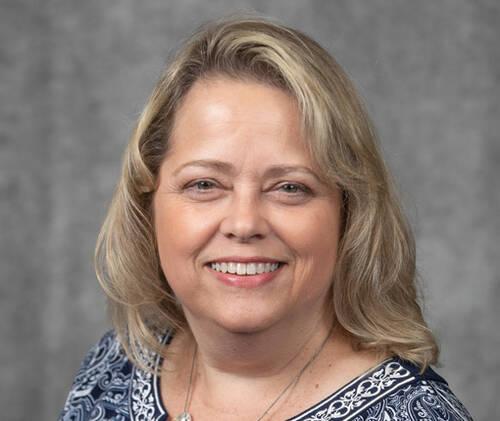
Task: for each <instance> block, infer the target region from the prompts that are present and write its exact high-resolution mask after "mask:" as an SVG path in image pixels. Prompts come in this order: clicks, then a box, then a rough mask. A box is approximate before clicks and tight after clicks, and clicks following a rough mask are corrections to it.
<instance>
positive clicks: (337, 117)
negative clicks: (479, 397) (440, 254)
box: [95, 16, 439, 371]
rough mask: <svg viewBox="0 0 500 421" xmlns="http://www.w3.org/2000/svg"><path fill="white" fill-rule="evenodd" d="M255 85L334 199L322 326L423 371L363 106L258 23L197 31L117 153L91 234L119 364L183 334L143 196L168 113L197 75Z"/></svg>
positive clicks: (408, 273)
mask: <svg viewBox="0 0 500 421" xmlns="http://www.w3.org/2000/svg"><path fill="white" fill-rule="evenodd" d="M213 76H215V77H216V76H225V77H231V78H238V79H241V80H255V81H259V82H261V83H266V84H270V85H272V86H276V87H279V88H281V89H283V90H285V91H287V92H289V93H290V94H291V95H292V96H293V97H294V98H295V99H296V100H297V103H298V105H299V109H300V111H301V116H302V119H303V127H304V130H305V132H306V133H307V134H308V136H305V139H307V147H308V148H309V151H310V153H311V156H312V157H313V159H314V160H315V162H316V163H317V165H318V167H319V169H320V170H321V173H322V177H323V178H324V180H326V181H327V182H328V183H330V185H332V186H337V187H338V188H340V189H341V191H342V197H343V212H342V213H343V232H342V235H341V240H340V244H339V250H338V257H337V262H336V268H335V273H334V276H333V280H332V303H333V306H332V309H333V312H334V314H332V318H333V319H334V320H336V321H337V323H339V324H340V325H341V326H342V327H343V329H345V331H347V332H348V333H349V334H350V336H351V338H352V342H353V344H354V346H355V348H356V349H368V348H370V349H373V350H376V351H383V352H387V353H389V354H391V355H397V356H399V357H401V358H403V359H406V360H409V361H411V362H413V363H415V364H417V365H419V366H420V367H421V370H422V371H423V370H424V369H425V368H426V367H427V366H428V365H429V364H435V363H436V362H437V358H438V353H439V351H438V347H437V344H436V341H435V339H434V337H433V335H432V332H431V331H430V329H429V328H428V327H427V325H426V323H425V321H424V318H423V316H422V312H421V308H420V304H419V301H420V298H419V296H418V293H417V287H416V281H417V274H416V268H415V244H414V238H413V235H412V233H411V230H410V227H409V225H408V223H407V221H406V219H405V217H404V215H403V212H402V211H401V207H400V204H399V201H398V198H397V195H396V194H395V189H394V187H393V183H392V181H391V179H390V176H389V173H388V170H387V168H386V166H385V164H384V161H383V159H382V157H381V155H380V153H379V150H378V147H377V140H376V135H375V132H374V130H373V127H372V124H371V122H370V120H369V118H368V116H367V113H366V112H365V109H364V107H363V105H362V103H361V101H360V99H359V98H358V95H357V94H356V92H355V89H354V87H353V84H352V82H351V81H350V80H349V78H348V77H347V75H346V74H345V72H344V71H343V70H342V68H341V67H340V66H339V65H338V64H337V62H336V61H335V60H334V59H333V58H332V57H331V56H330V55H329V54H328V53H327V52H326V51H325V50H324V49H323V48H322V47H321V46H320V45H319V44H317V43H316V42H315V41H313V40H312V39H311V38H309V37H308V36H306V35H304V34H303V33H301V32H299V31H297V30H294V29H290V28H288V27H285V26H283V25H280V24H278V23H275V22H272V21H270V20H268V19H264V18H260V17H254V16H252V17H237V18H230V19H223V20H220V21H216V22H212V23H209V24H208V25H205V26H203V27H202V28H201V29H200V30H199V31H198V32H196V33H195V34H194V35H193V36H191V37H190V38H189V39H188V40H187V41H186V42H185V43H184V45H183V46H182V47H181V48H180V50H179V51H178V53H177V55H176V56H175V58H174V59H173V61H172V63H171V64H170V66H169V67H168V68H167V69H166V71H165V73H164V74H163V76H162V77H161V78H160V80H159V82H158V83H157V85H156V87H155V89H154V91H153V94H152V96H151V97H150V99H149V101H148V102H147V104H146V106H145V109H144V111H143V113H142V114H141V116H140V118H139V120H138V122H137V125H136V127H135V129H134V131H133V133H132V136H131V139H130V142H129V144H128V147H127V150H126V153H125V156H124V162H123V168H122V174H121V178H120V180H119V183H118V186H117V189H116V191H115V194H114V197H113V200H112V203H111V206H110V209H109V211H108V214H107V216H106V219H105V221H104V224H103V227H102V229H101V232H100V234H99V237H98V241H97V246H96V254H95V258H96V259H95V263H96V272H97V277H98V279H99V281H100V283H101V285H102V287H103V289H104V291H105V292H106V294H107V296H108V304H109V310H110V314H111V319H112V321H113V324H114V327H115V330H116V332H117V335H118V338H119V339H120V342H121V343H122V345H123V347H124V348H125V350H126V352H127V354H128V356H129V358H130V359H131V360H132V361H133V362H134V363H135V364H138V365H139V366H141V367H143V368H148V367H150V366H151V361H150V360H149V359H148V356H151V355H154V354H155V353H156V354H157V353H163V351H164V350H163V346H162V344H161V343H160V342H159V338H160V337H161V336H162V334H164V333H165V331H166V330H167V329H171V330H172V331H177V330H179V329H188V327H187V323H186V319H185V317H184V315H183V312H182V309H181V308H180V306H179V305H178V303H177V301H176V299H175V296H174V293H173V291H172V290H171V288H170V286H169V284H168V280H167V279H166V278H165V276H164V274H163V271H162V269H161V267H160V264H159V258H158V251H157V245H156V240H155V232H154V228H153V214H152V199H153V195H154V192H155V188H156V185H157V179H158V169H159V166H160V164H161V162H162V160H163V158H164V157H165V154H166V153H167V150H168V147H169V142H168V139H169V132H170V130H171V127H172V122H173V119H174V116H175V112H176V110H177V109H178V107H179V105H180V103H181V102H182V100H183V98H184V96H185V95H186V93H187V91H188V90H189V89H190V87H191V86H192V85H193V84H194V82H196V81H197V80H199V79H201V78H206V77H213Z"/></svg>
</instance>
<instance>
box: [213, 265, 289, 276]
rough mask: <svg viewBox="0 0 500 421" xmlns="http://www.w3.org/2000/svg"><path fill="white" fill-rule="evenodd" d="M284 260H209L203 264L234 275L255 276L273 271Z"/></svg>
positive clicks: (214, 269)
mask: <svg viewBox="0 0 500 421" xmlns="http://www.w3.org/2000/svg"><path fill="white" fill-rule="evenodd" d="M284 264H285V263H284V262H273V263H270V262H266V263H264V262H259V263H241V262H209V263H207V264H206V265H205V266H207V267H208V268H209V269H211V270H213V271H215V272H218V273H222V274H226V275H236V276H256V275H262V274H266V273H273V272H275V271H277V270H278V269H280V268H281V267H282V266H283V265H284Z"/></svg>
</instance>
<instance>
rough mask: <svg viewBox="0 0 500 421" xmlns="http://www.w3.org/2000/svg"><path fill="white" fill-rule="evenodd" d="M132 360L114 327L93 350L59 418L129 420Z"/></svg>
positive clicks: (72, 387) (75, 420) (65, 420)
mask: <svg viewBox="0 0 500 421" xmlns="http://www.w3.org/2000/svg"><path fill="white" fill-rule="evenodd" d="M130 372H131V364H130V362H129V361H128V359H127V357H126V355H125V353H124V351H123V349H122V347H121V345H120V343H119V342H118V340H117V338H116V334H115V332H114V331H113V330H110V331H108V332H106V333H105V334H104V335H103V336H102V338H101V339H100V340H99V341H98V342H97V343H96V344H95V345H94V346H92V348H91V349H90V350H89V352H88V353H87V355H86V356H85V358H84V359H83V362H82V364H81V366H80V368H79V370H78V372H77V374H76V377H75V379H74V381H73V384H72V385H71V389H70V391H69V394H68V397H67V398H66V402H65V404H64V407H63V409H62V411H61V414H60V416H59V418H58V419H59V421H67V420H68V421H69V420H72V421H80V420H81V421H83V420H85V421H87V420H106V419H115V420H127V419H128V391H129V384H130Z"/></svg>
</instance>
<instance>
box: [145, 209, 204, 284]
mask: <svg viewBox="0 0 500 421" xmlns="http://www.w3.org/2000/svg"><path fill="white" fill-rule="evenodd" d="M154 212H155V232H156V240H157V243H158V253H159V257H160V262H161V266H162V268H163V271H164V273H165V276H166V277H167V279H168V280H169V283H170V284H171V286H172V288H174V285H173V284H174V283H176V280H177V279H183V280H184V281H185V280H187V279H189V278H190V277H193V276H189V274H190V273H191V272H193V270H194V268H195V264H196V263H197V261H196V257H197V255H198V253H199V250H200V249H201V248H202V247H203V245H204V242H205V238H206V237H207V232H208V229H207V228H208V226H207V223H206V220H205V222H204V220H203V219H202V218H200V217H199V215H193V212H192V211H191V212H190V210H189V208H187V207H185V206H181V205H180V204H178V203H176V201H175V200H171V201H168V202H167V201H166V200H165V201H163V200H158V201H156V202H155V204H154Z"/></svg>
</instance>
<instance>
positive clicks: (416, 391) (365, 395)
mask: <svg viewBox="0 0 500 421" xmlns="http://www.w3.org/2000/svg"><path fill="white" fill-rule="evenodd" d="M293 420H297V421H298V420H300V421H332V420H350V421H368V420H369V421H389V420H391V421H420V420H422V421H423V420H425V421H470V420H472V417H471V416H470V414H469V413H468V412H467V410H466V409H465V407H464V406H463V404H462V403H461V402H460V401H459V399H458V398H457V397H456V396H455V395H454V393H453V392H452V391H451V389H450V388H449V386H448V383H447V382H446V380H445V379H443V378H442V377H441V376H440V375H439V374H437V373H436V372H435V371H434V370H433V369H432V368H430V367H429V368H428V369H427V370H426V371H425V372H424V373H423V374H420V373H419V369H418V367H417V366H415V365H413V364H412V363H410V362H408V361H405V360H401V359H399V358H396V357H394V358H390V359H389V360H386V361H385V362H383V363H382V364H380V365H378V366H376V367H374V368H373V369H371V370H369V371H368V372H367V373H365V374H363V375H361V376H359V377H358V378H356V379H355V380H353V381H352V382H350V383H349V384H347V385H346V386H345V387H343V388H342V389H341V390H339V391H337V392H335V393H334V394H333V395H331V396H330V397H329V398H327V399H325V400H324V401H322V402H321V404H319V405H318V406H316V407H315V408H313V409H312V411H308V413H303V414H301V416H299V417H297V418H293Z"/></svg>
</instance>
